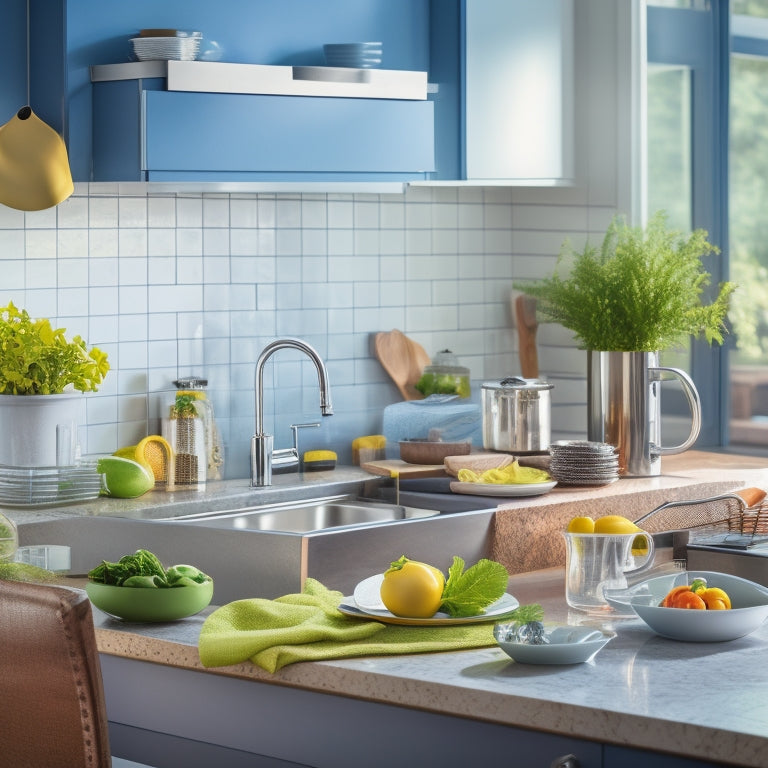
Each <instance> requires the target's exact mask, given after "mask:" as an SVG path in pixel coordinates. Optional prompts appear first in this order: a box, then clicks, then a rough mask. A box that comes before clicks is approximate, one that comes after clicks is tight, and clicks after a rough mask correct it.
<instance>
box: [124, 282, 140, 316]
mask: <svg viewBox="0 0 768 768" xmlns="http://www.w3.org/2000/svg"><path fill="white" fill-rule="evenodd" d="M117 296H118V302H119V311H120V313H121V314H122V313H124V312H128V313H131V312H146V311H147V287H146V284H144V285H129V284H125V283H123V284H121V285H120V286H119V287H118V293H117Z"/></svg>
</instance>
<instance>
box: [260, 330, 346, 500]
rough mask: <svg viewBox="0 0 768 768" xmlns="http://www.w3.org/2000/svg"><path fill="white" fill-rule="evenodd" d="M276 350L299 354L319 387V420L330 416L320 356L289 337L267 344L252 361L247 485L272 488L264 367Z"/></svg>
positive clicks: (325, 378)
mask: <svg viewBox="0 0 768 768" xmlns="http://www.w3.org/2000/svg"><path fill="white" fill-rule="evenodd" d="M278 349H297V350H298V351H299V352H303V353H304V354H305V355H306V356H307V357H308V358H309V359H310V360H311V361H312V362H313V363H314V364H315V368H316V369H317V381H318V384H319V386H320V412H321V413H322V414H323V416H332V415H333V405H332V403H331V389H330V386H329V384H328V372H327V371H326V369H325V363H324V362H323V360H322V358H321V357H320V355H319V354H318V353H317V351H316V350H315V349H314V347H312V346H311V345H310V344H307V342H306V341H302V340H301V339H295V338H291V337H287V338H283V339H276V340H275V341H273V342H270V343H269V344H267V346H266V347H264V349H263V350H262V351H261V354H260V355H259V359H258V360H257V361H256V373H255V376H254V394H255V399H256V425H255V426H256V431H255V434H254V436H253V439H252V440H251V485H252V486H264V485H271V484H272V436H271V435H267V434H265V432H264V365H265V364H266V362H267V360H269V358H270V357H271V356H272V355H273V354H274V353H275V352H277V350H278Z"/></svg>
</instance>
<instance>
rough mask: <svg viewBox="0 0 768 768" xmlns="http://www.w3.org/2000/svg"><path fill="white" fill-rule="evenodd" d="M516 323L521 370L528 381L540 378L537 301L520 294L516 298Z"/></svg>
mask: <svg viewBox="0 0 768 768" xmlns="http://www.w3.org/2000/svg"><path fill="white" fill-rule="evenodd" d="M515 322H516V323H517V339H518V347H519V350H520V369H521V371H522V373H523V377H524V378H526V379H536V378H538V376H539V353H538V350H537V348H536V331H537V329H538V327H539V324H538V321H537V320H536V299H534V298H533V296H526V295H525V294H520V295H519V296H517V298H515Z"/></svg>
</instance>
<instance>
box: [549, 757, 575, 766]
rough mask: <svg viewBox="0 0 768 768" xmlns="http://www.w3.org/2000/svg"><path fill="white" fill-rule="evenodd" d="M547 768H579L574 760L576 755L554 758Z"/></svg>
mask: <svg viewBox="0 0 768 768" xmlns="http://www.w3.org/2000/svg"><path fill="white" fill-rule="evenodd" d="M549 768H579V761H578V760H577V759H576V755H563V756H562V757H556V758H555V759H554V760H553V761H552V763H551V764H550V766H549Z"/></svg>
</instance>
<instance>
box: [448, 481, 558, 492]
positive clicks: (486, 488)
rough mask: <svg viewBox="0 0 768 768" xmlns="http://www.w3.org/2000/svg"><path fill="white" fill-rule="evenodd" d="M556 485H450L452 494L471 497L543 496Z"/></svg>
mask: <svg viewBox="0 0 768 768" xmlns="http://www.w3.org/2000/svg"><path fill="white" fill-rule="evenodd" d="M556 485H557V481H556V480H552V481H548V482H546V483H513V484H512V485H496V484H494V483H462V482H459V481H458V480H456V481H454V482H452V483H451V490H452V491H453V492H454V493H468V494H471V495H472V496H543V495H544V494H545V493H549V491H551V490H552V489H553V488H554V487H555V486H556Z"/></svg>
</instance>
